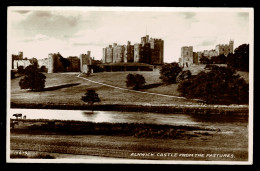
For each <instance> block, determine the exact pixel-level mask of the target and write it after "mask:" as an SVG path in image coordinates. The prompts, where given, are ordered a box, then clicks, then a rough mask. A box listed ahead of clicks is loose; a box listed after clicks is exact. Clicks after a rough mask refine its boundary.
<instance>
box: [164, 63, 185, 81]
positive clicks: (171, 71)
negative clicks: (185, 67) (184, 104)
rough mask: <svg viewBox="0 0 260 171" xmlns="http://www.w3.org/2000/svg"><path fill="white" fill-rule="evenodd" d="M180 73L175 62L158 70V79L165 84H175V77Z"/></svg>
mask: <svg viewBox="0 0 260 171" xmlns="http://www.w3.org/2000/svg"><path fill="white" fill-rule="evenodd" d="M181 71H182V68H181V67H179V64H178V63H176V62H174V63H171V64H165V65H163V66H162V68H161V70H160V79H162V81H163V82H164V83H166V84H171V83H176V77H177V75H178V74H179V73H180V72H181Z"/></svg>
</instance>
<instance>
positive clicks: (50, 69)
mask: <svg viewBox="0 0 260 171" xmlns="http://www.w3.org/2000/svg"><path fill="white" fill-rule="evenodd" d="M48 73H54V55H53V54H52V53H50V54H49V55H48Z"/></svg>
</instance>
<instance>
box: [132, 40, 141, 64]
mask: <svg viewBox="0 0 260 171" xmlns="http://www.w3.org/2000/svg"><path fill="white" fill-rule="evenodd" d="M140 51H141V46H140V44H139V43H136V44H134V62H140Z"/></svg>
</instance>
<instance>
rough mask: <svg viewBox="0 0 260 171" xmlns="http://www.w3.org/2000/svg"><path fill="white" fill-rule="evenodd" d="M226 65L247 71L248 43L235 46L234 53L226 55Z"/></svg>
mask: <svg viewBox="0 0 260 171" xmlns="http://www.w3.org/2000/svg"><path fill="white" fill-rule="evenodd" d="M227 65H228V67H231V68H233V69H236V70H240V71H247V72H248V71H249V44H242V45H240V46H239V47H237V48H236V49H235V51H234V54H230V55H229V56H228V57H227Z"/></svg>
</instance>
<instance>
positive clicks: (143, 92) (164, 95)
mask: <svg viewBox="0 0 260 171" xmlns="http://www.w3.org/2000/svg"><path fill="white" fill-rule="evenodd" d="M80 75H81V74H79V75H78V76H77V77H78V78H81V79H83V80H86V81H89V82H92V83H95V84H100V85H103V86H107V87H111V88H115V89H120V90H125V91H130V92H135V93H142V94H150V95H157V96H163V97H173V98H178V99H186V98H185V97H179V96H171V95H166V94H159V93H150V92H145V91H137V90H131V89H127V88H122V87H117V86H113V85H109V84H105V83H101V82H97V81H93V80H90V79H87V78H83V77H80ZM193 100H196V101H197V100H199V99H193Z"/></svg>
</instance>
